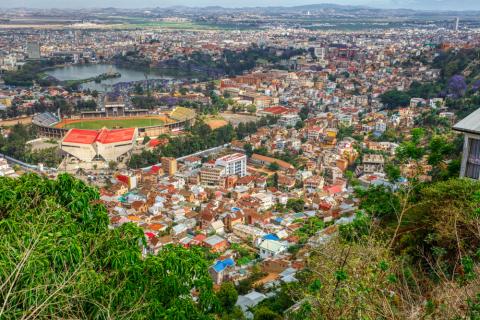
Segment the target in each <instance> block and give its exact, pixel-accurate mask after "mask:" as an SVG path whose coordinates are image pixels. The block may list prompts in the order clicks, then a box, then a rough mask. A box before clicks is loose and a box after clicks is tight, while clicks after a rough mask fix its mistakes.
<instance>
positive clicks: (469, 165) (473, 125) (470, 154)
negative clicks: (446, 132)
mask: <svg viewBox="0 0 480 320" xmlns="http://www.w3.org/2000/svg"><path fill="white" fill-rule="evenodd" d="M453 130H456V131H459V132H462V133H463V134H464V142H463V154H462V164H461V167H460V177H462V178H463V177H467V178H472V179H475V180H479V179H480V108H479V109H477V110H476V111H474V112H473V113H471V114H470V115H469V116H467V117H466V118H465V119H463V120H461V121H460V122H458V123H457V124H455V125H454V126H453Z"/></svg>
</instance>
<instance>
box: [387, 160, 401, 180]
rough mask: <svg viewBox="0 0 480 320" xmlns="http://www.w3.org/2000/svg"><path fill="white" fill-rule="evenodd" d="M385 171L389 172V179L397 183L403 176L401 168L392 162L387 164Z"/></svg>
mask: <svg viewBox="0 0 480 320" xmlns="http://www.w3.org/2000/svg"><path fill="white" fill-rule="evenodd" d="M385 173H386V174H387V178H388V181H390V182H392V183H395V182H397V181H398V179H400V178H401V177H402V172H401V171H400V168H399V167H398V166H396V165H394V164H392V163H389V164H387V165H386V166H385Z"/></svg>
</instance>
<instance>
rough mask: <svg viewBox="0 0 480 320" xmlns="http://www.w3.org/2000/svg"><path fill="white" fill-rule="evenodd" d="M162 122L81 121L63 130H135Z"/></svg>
mask: <svg viewBox="0 0 480 320" xmlns="http://www.w3.org/2000/svg"><path fill="white" fill-rule="evenodd" d="M163 123H164V122H163V121H162V120H160V119H155V118H143V119H116V120H100V119H99V120H90V121H81V122H74V123H69V124H67V125H65V126H64V128H67V129H72V128H77V129H90V130H96V129H101V128H103V127H107V128H109V129H113V128H137V127H149V126H158V125H161V124H163Z"/></svg>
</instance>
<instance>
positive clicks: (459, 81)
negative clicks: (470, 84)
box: [448, 75, 467, 98]
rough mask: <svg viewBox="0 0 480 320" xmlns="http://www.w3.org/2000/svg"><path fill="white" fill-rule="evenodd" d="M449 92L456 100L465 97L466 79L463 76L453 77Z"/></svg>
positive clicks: (450, 81)
mask: <svg viewBox="0 0 480 320" xmlns="http://www.w3.org/2000/svg"><path fill="white" fill-rule="evenodd" d="M448 91H449V92H450V94H452V96H453V97H454V98H460V97H463V96H464V95H465V92H466V91H467V83H466V82H465V77H464V76H461V75H454V76H453V77H451V78H450V80H449V81H448Z"/></svg>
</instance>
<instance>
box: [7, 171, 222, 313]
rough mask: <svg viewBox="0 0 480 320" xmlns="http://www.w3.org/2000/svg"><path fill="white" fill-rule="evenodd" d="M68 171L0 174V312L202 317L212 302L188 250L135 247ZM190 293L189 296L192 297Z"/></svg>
mask: <svg viewBox="0 0 480 320" xmlns="http://www.w3.org/2000/svg"><path fill="white" fill-rule="evenodd" d="M98 199H99V194H98V192H97V191H96V189H94V188H92V187H89V186H87V185H85V184H84V183H83V182H81V181H80V180H77V179H75V178H73V177H71V176H69V175H60V176H59V177H58V178H57V179H56V180H49V179H46V178H42V177H40V176H37V175H33V174H29V175H24V176H22V177H21V178H19V179H11V178H0V301H1V303H0V318H2V319H20V318H25V319H31V318H49V319H52V318H62V319H64V318H70V319H71V318H82V319H85V318H87V319H92V318H95V319H146V318H151V319H186V318H188V319H207V318H210V317H211V315H212V314H213V312H216V310H217V308H218V306H219V304H218V301H217V299H216V296H215V294H214V293H213V290H212V286H213V285H212V281H211V280H210V277H209V275H208V272H207V268H208V264H207V262H206V261H205V259H204V258H203V256H202V254H201V253H200V252H199V251H198V250H197V249H195V248H192V249H189V250H187V249H184V248H182V247H179V246H167V247H165V248H164V249H162V250H161V251H160V252H159V253H158V255H153V254H146V253H145V252H143V253H142V247H143V245H144V241H145V240H144V234H143V231H142V230H141V229H140V228H138V227H136V226H135V225H133V224H130V223H127V224H124V225H122V226H121V227H119V228H116V229H110V228H109V227H108V224H109V220H108V216H107V212H106V208H105V207H104V206H103V205H102V204H101V203H100V202H99V201H98ZM193 297H196V299H193Z"/></svg>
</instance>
